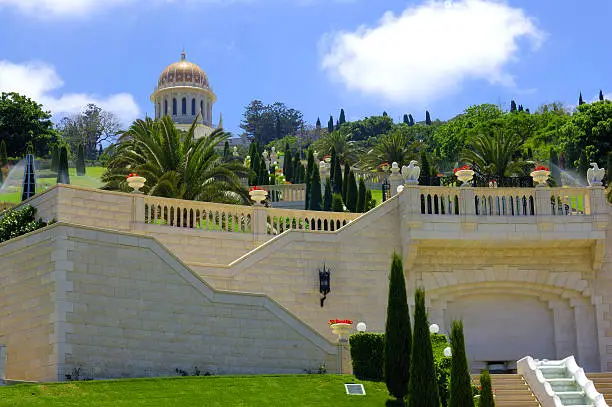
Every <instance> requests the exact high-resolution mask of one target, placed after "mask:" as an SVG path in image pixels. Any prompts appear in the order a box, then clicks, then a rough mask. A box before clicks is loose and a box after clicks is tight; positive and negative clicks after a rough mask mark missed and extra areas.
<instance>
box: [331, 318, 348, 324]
mask: <svg viewBox="0 0 612 407" xmlns="http://www.w3.org/2000/svg"><path fill="white" fill-rule="evenodd" d="M334 324H349V325H352V324H353V321H351V320H350V319H330V320H329V325H334Z"/></svg>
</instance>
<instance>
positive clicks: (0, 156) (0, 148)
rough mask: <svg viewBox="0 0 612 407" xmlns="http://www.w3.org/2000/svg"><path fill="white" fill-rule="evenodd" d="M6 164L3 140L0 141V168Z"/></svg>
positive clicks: (6, 156) (6, 158)
mask: <svg viewBox="0 0 612 407" xmlns="http://www.w3.org/2000/svg"><path fill="white" fill-rule="evenodd" d="M7 164H8V155H6V143H5V142H4V139H2V140H1V141H0V167H4V166H5V165H7Z"/></svg>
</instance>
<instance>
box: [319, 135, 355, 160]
mask: <svg viewBox="0 0 612 407" xmlns="http://www.w3.org/2000/svg"><path fill="white" fill-rule="evenodd" d="M351 137H352V134H351V133H349V132H348V131H347V130H346V129H340V130H337V131H333V132H331V133H328V134H325V135H323V136H321V138H319V139H318V140H317V141H316V142H315V143H314V148H315V150H317V151H318V152H319V153H320V157H323V155H325V154H330V153H331V150H332V147H333V148H334V149H335V150H336V154H337V156H338V157H339V158H340V161H341V162H346V161H347V160H348V161H350V162H356V161H357V156H358V151H357V145H356V144H355V142H354V141H351Z"/></svg>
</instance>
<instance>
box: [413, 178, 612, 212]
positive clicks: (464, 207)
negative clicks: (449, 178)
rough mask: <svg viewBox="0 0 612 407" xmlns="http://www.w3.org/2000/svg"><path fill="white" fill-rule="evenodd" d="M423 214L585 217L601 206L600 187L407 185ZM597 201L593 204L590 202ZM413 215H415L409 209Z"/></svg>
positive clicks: (415, 203)
mask: <svg viewBox="0 0 612 407" xmlns="http://www.w3.org/2000/svg"><path fill="white" fill-rule="evenodd" d="M406 190H407V193H409V194H412V195H416V196H417V199H416V200H414V199H413V200H411V205H416V206H420V213H421V214H424V215H445V216H453V215H476V216H511V217H512V216H536V215H540V216H553V215H554V216H585V215H591V214H594V212H593V206H594V205H595V206H598V207H600V206H601V205H602V198H603V188H602V187H592V188H591V187H589V188H586V187H570V188H567V187H563V188H471V187H465V188H456V187H432V186H422V185H418V186H410V187H407V188H406ZM593 201H596V202H593ZM411 212H413V213H418V211H416V210H414V209H413V210H412V211H411Z"/></svg>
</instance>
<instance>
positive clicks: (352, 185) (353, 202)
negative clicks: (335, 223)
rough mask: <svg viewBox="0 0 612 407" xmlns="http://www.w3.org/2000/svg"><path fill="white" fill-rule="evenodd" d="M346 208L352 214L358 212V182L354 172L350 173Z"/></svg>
mask: <svg viewBox="0 0 612 407" xmlns="http://www.w3.org/2000/svg"><path fill="white" fill-rule="evenodd" d="M346 208H347V209H348V210H349V211H351V212H356V211H357V181H356V180H355V173H354V172H353V171H351V172H350V173H349V181H348V187H347V191H346Z"/></svg>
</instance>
